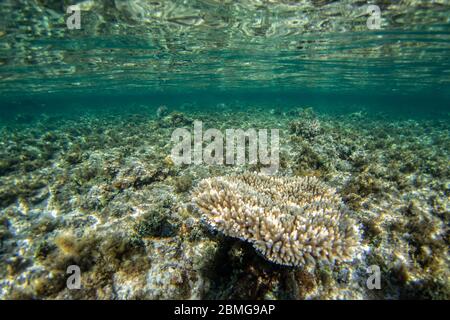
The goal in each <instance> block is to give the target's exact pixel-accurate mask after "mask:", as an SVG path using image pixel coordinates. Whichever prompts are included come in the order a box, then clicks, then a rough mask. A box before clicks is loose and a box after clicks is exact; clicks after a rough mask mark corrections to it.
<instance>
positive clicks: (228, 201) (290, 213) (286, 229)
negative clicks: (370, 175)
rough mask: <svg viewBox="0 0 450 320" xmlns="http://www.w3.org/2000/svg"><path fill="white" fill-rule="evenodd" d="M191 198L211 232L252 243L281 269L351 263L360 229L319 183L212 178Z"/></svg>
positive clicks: (292, 179) (314, 180)
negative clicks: (213, 230) (338, 262)
mask: <svg viewBox="0 0 450 320" xmlns="http://www.w3.org/2000/svg"><path fill="white" fill-rule="evenodd" d="M193 196H194V198H193V201H194V204H195V205H196V206H197V207H198V208H199V210H200V211H201V212H202V214H203V216H202V217H203V220H204V221H205V222H206V223H207V224H208V225H209V226H211V227H213V228H215V229H217V230H219V231H221V232H222V233H224V234H225V235H227V236H230V237H236V238H240V239H242V240H245V241H249V242H250V243H252V244H253V246H254V247H255V248H256V249H257V250H258V251H259V252H260V253H261V254H262V255H263V256H264V257H266V258H267V259H268V260H269V261H272V262H275V263H278V264H282V265H288V266H314V265H316V264H317V263H330V264H333V263H334V262H335V261H348V260H351V259H352V256H353V254H354V251H355V248H356V246H357V244H358V238H359V237H358V231H357V228H356V224H355V222H354V220H352V219H351V218H350V217H349V216H348V213H347V212H346V210H345V206H344V205H343V203H342V200H341V198H340V197H339V196H338V195H337V194H336V192H335V190H334V189H332V188H330V187H328V186H326V185H325V184H323V183H321V182H320V181H319V180H318V179H317V178H315V177H270V176H264V175H258V174H244V175H239V176H229V177H216V178H209V179H204V180H202V181H201V182H200V183H199V185H198V187H197V188H196V189H195V190H194V194H193Z"/></svg>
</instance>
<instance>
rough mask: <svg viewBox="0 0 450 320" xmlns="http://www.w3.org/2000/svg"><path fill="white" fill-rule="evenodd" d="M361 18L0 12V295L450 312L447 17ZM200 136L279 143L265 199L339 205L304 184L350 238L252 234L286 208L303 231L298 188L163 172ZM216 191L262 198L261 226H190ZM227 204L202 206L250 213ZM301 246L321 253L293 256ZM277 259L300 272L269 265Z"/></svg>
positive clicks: (123, 9) (408, 13) (314, 0)
mask: <svg viewBox="0 0 450 320" xmlns="http://www.w3.org/2000/svg"><path fill="white" fill-rule="evenodd" d="M73 4H78V5H79V6H80V7H79V8H80V10H81V11H80V23H81V24H80V26H81V28H80V29H74V30H71V29H69V28H68V27H67V25H66V21H67V19H68V18H69V17H70V14H69V13H67V12H66V9H67V7H68V6H69V5H73ZM370 4H375V5H378V6H379V8H380V12H381V20H380V28H379V29H376V30H372V29H369V28H368V25H367V20H368V19H369V18H370V14H369V13H368V12H367V6H368V5H369V3H368V2H366V1H359V0H345V1H327V0H305V1H283V0H279V1H277V0H273V1H261V0H246V1H216V0H195V1H181V0H167V1H145V0H135V1H125V0H114V1H112V0H111V1H109V0H108V1H107V0H100V1H92V0H86V1H66V0H64V1H56V0H36V1H34V0H4V1H1V2H0V13H1V16H2V19H1V21H0V146H1V149H0V298H1V299H25V298H33V299H46V298H49V299H86V298H87V299H392V298H394V299H411V298H418V299H430V298H432V299H449V297H450V286H449V282H448V279H449V273H450V271H449V270H450V269H449V264H448V261H449V256H448V245H449V238H448V225H449V202H448V201H449V192H450V189H449V182H450V170H449V166H448V164H449V160H450V134H449V133H450V20H449V17H450V3H449V2H448V1H446V0H442V1H433V2H432V1H426V0H404V1H370ZM196 121H197V122H198V121H201V122H202V125H203V128H204V130H206V129H208V128H214V129H216V130H217V131H219V132H222V133H224V132H226V130H229V129H246V130H247V129H248V130H252V129H260V128H266V129H274V130H279V131H280V141H279V142H280V143H279V153H280V154H279V163H278V164H277V165H278V169H279V170H278V171H277V172H276V177H277V178H276V179H281V180H277V181H278V182H277V183H274V187H273V188H277V186H279V185H281V186H282V185H283V183H285V184H286V185H287V184H289V183H291V182H292V181H294V180H290V179H297V178H298V179H306V180H305V181H307V182H306V185H308V183H310V180H307V179H309V178H310V177H315V178H314V179H318V181H320V182H321V183H323V184H324V185H326V186H329V187H331V188H334V189H333V190H336V193H337V197H338V198H336V199H339V201H342V207H339V209H336V208H335V207H333V204H330V203H333V201H334V200H333V201H331V200H329V199H328V200H327V197H329V194H320V192H322V191H320V190H322V189H321V188H313V190H314V192H319V194H316V195H314V196H315V198H308V199H309V200H311V199H313V200H311V201H313V202H314V205H315V206H317V208H322V209H321V210H323V212H325V211H326V210H329V211H326V212H328V213H329V214H330V216H333V217H334V218H333V219H334V220H333V221H336V219H337V220H339V219H340V218H335V217H344V216H345V218H346V219H347V218H348V219H350V220H348V221H353V222H352V227H354V228H355V238H354V239H353V238H352V239H350V240H349V241H346V240H347V239H345V241H344V240H343V238H344V236H343V235H342V234H341V232H343V231H342V230H347V229H346V228H347V226H346V225H345V224H344V222H341V223H342V225H339V224H338V226H339V228H341V229H339V228H338V229H336V230H331V229H330V230H331V231H330V230H324V229H321V228H325V229H326V228H328V227H329V226H330V225H333V223H335V222H333V221H331V220H332V219H330V221H331V222H330V221H327V220H326V219H325V222H324V223H323V224H321V223H322V221H319V220H320V219H319V218H317V219H315V220H314V219H312V220H311V221H312V223H313V224H314V223H317V225H312V226H310V227H311V228H309V227H308V228H306V227H305V225H300V226H298V225H295V223H293V224H292V225H294V227H292V226H288V227H285V226H284V227H283V228H284V229H283V228H282V229H276V230H275V231H274V230H269V231H270V232H268V231H267V230H265V229H264V228H269V229H270V226H273V225H276V226H278V224H283V223H284V222H285V221H287V220H286V219H287V217H290V215H292V212H297V211H296V210H297V209H292V210H293V211H289V210H290V209H289V210H288V209H286V208H288V207H283V205H284V204H283V203H284V201H286V202H289V205H290V206H295V205H297V206H302V205H303V206H304V208H302V209H301V210H302V211H301V212H302V214H304V215H306V214H308V210H310V208H311V207H313V206H310V204H309V203H306V204H304V203H302V202H301V201H303V200H302V199H303V196H304V193H308V192H309V191H308V190H307V189H308V188H307V187H305V185H302V184H301V183H300V187H298V186H297V187H296V188H293V190H295V192H297V194H295V195H294V196H292V194H291V193H289V192H291V191H289V190H288V191H286V189H285V188H283V187H279V189H275V191H274V190H271V191H270V192H267V190H262V191H261V189H260V187H261V186H260V185H259V184H258V183H254V185H252V183H250V182H251V181H252V180H248V181H247V180H246V179H247V178H243V181H247V182H246V183H247V185H245V187H243V186H239V183H242V181H240V180H239V181H240V182H238V183H237V185H233V184H227V183H225V182H223V181H226V180H227V179H228V177H229V176H235V175H237V176H240V175H243V176H244V177H247V176H246V175H248V174H250V173H252V172H263V170H262V168H263V167H264V165H263V164H261V163H256V164H255V163H245V164H243V165H229V164H227V165H220V164H207V163H200V164H199V163H195V164H189V165H187V164H184V165H177V164H176V163H174V159H173V158H174V157H173V153H172V150H173V149H172V147H173V144H174V141H173V139H171V138H172V137H173V136H172V135H173V134H174V132H176V130H177V129H183V130H185V131H184V132H186V131H187V132H188V133H189V134H190V133H191V132H192V131H193V129H194V123H196ZM217 131H216V132H217ZM189 139H190V137H189ZM195 139H196V138H195V137H194V138H193V139H192V140H193V141H194V140H195ZM248 139H249V140H250V138H248ZM214 141H216V140H214ZM218 141H220V140H218ZM244 141H245V139H244ZM206 143H207V142H206V141H203V144H204V145H205V144H206ZM249 143H250V142H249ZM200 144H201V143H200ZM227 148H228V146H227ZM236 148H238V146H237V147H236ZM247 149H249V147H248V148H247ZM247 149H246V147H245V142H244V151H243V153H244V154H247V153H249V152H250V151H249V150H247ZM233 150H234V147H233ZM214 154H216V152H215V151H214ZM217 177H221V178H218V179H224V180H222V184H220V186H221V187H222V188H224V189H226V190H225V191H227V193H226V194H227V195H233V194H234V193H237V198H239V199H240V197H241V196H242V198H243V199H244V202H245V201H250V200H254V198H252V197H255V199H258V197H261V199H262V200H261V201H260V202H258V201H256V200H255V201H256V202H257V205H259V206H262V208H261V210H260V211H257V212H259V213H260V216H258V217H257V218H255V217H251V218H248V217H247V218H246V219H241V220H239V219H237V220H236V221H235V223H236V224H235V225H234V228H235V230H238V231H234V232H227V230H226V228H225V227H224V226H227V223H228V222H229V221H228V222H227V221H225V223H223V224H218V225H219V226H220V227H221V228H222V229H220V228H215V227H217V226H214V225H213V226H211V225H207V223H205V219H204V217H202V213H203V214H206V215H208V214H209V213H210V212H208V211H207V212H206V213H205V212H204V211H202V210H204V207H202V206H201V205H199V204H198V202H199V201H198V200H197V202H196V201H195V199H196V196H197V195H198V193H199V191H198V190H199V189H198V188H199V186H202V185H203V186H205V185H206V186H207V187H210V188H212V187H211V185H212V184H211V183H210V182H208V181H214V180H208V179H216V178H217ZM257 179H258V178H256V181H257ZM283 179H284V180H283ZM205 181H206V183H205ZM249 181H250V182H249ZM279 181H281V182H279ZM301 181H303V180H301ZM271 187H272V186H271ZM304 189H306V190H304ZM236 190H239V192H241V193H246V192H247V193H248V194H240V193H239V192H237V191H236ZM317 190H319V191H317ZM323 190H328V189H323ZM220 191H221V190H212V191H211V192H210V191H207V192H206V196H208V195H210V194H214V192H219V193H220ZM268 193H269V194H272V195H273V194H275V195H276V196H274V197H273V198H271V199H267V198H266V197H267V194H268ZM324 193H326V192H325V191H324ZM250 195H251V196H250ZM278 196H279V198H277V197H278ZM291 196H292V197H293V198H289V197H291ZM249 199H250V200H249ZM280 199H283V200H282V201H280ZM286 199H289V201H287V200H286ZM318 199H319V200H318ZM233 200H234V199H227V200H226V201H224V202H223V203H218V204H217V203H213V204H212V205H211V206H212V207H214V208H215V211H214V212H215V214H216V213H217V215H219V216H220V217H221V218H223V219H224V220H226V218H227V217H228V216H227V212H228V211H227V210H228V208H227V209H223V208H224V207H227V206H230V210H231V212H234V214H235V215H238V214H241V213H242V212H245V213H246V214H249V213H248V212H250V211H251V210H253V209H251V208H255V207H257V205H254V203H245V205H246V206H248V207H246V208H247V209H245V210H241V209H242V208H240V206H241V205H242V203H238V204H233ZM309 200H308V201H309ZM217 201H218V200H217ZM322 201H323V202H324V203H325V204H323V203H322ZM327 201H329V202H327ZM273 203H277V205H279V206H280V208H281V209H279V208H278V207H277V210H278V209H279V210H278V211H277V210H275V212H277V213H276V214H274V216H273V217H270V219H268V220H264V221H265V222H264V223H263V222H261V223H260V224H259V225H258V224H256V225H257V226H258V228H257V231H254V230H253V229H251V227H252V224H253V223H254V221H260V220H259V219H261V221H263V219H264V216H265V215H268V213H267V212H272V211H270V210H272V209H273V207H271V206H273ZM298 203H300V205H299V204H298ZM232 204H233V205H232ZM264 205H265V207H264ZM215 206H217V208H216V207H215ZM242 206H244V205H242ZM321 206H323V207H325V209H326V210H325V209H323V207H321ZM248 208H250V209H248ZM222 209H223V210H222ZM258 210H259V209H258ZM317 210H319V209H317ZM333 210H342V212H339V213H342V215H339V214H337V215H335V214H336V212H334V211H333ZM210 211H211V212H212V210H210ZM318 214H319V213H318ZM319 215H320V214H319ZM233 217H235V216H233ZM228 219H231V218H229V217H228ZM342 219H343V220H342V221H347V220H345V219H344V218H342ZM231 220H232V219H231ZM242 221H245V224H244V225H245V227H243V228H241V229H240V227H239V225H240V223H242ZM267 221H269V222H267ZM274 221H275V222H274ZM302 221H303V220H302ZM305 221H307V222H303V223H309V221H308V220H305ZM277 223H278V224H277ZM345 223H348V222H345ZM210 224H211V223H210ZM267 226H269V227H267ZM295 227H298V230H302V231H298V230H297V229H296V230H295V236H294V235H292V236H291V235H288V236H286V234H284V233H285V232H288V231H286V230H289V229H292V228H295ZM274 228H275V227H274ZM330 228H331V227H330ZM216 229H218V230H219V231H220V232H218V230H216ZM250 229H251V230H250ZM243 230H244V231H243ZM248 230H250V231H249V232H247V231H248ZM280 230H281V231H280ZM310 230H321V231H320V232H319V231H317V232H316V233H317V236H318V237H319V236H322V235H323V234H327V235H328V238H327V239H325V240H323V239H322V240H321V242H320V243H319V242H317V243H316V242H314V241H315V240H314V239H313V238H311V239H309V240H307V241H306V242H304V243H302V242H301V241H304V240H301V239H304V238H302V234H303V233H305V234H307V233H308V232H310ZM297 231H298V234H299V236H297ZM258 232H259V233H261V234H262V235H261V237H262V240H261V239H256V240H255V239H254V238H251V237H250V238H251V239H249V237H248V234H252V236H254V237H256V236H258V235H260V234H259V233H258ZM264 232H267V233H266V234H264ZM289 232H290V231H289ZM346 232H347V235H348V234H352V233H351V232H348V230H347V231H346ZM344 233H345V232H344ZM230 234H231V235H232V237H228V236H230ZM274 234H276V236H274ZM352 235H353V234H352ZM356 235H357V236H356ZM272 236H273V238H274V239H272V238H271V237H272ZM340 237H343V238H340ZM280 239H282V240H280ZM284 239H291V240H289V241H288V242H289V243H288V244H287V245H285V246H284V247H283V245H284V244H282V245H280V243H281V242H282V241H284ZM264 241H267V242H268V243H269V245H268V248H270V250H274V251H271V252H269V253H267V252H264V254H262V253H261V250H259V251H258V250H256V251H255V250H254V248H253V247H252V245H254V246H255V244H258V245H260V244H261V243H262V242H263V243H264ZM277 241H278V242H277ZM311 241H312V242H311ZM273 242H275V243H278V244H277V246H276V245H273ZM333 243H335V245H334V247H333ZM343 243H344V244H345V245H348V246H349V247H354V249H355V250H354V252H352V254H349V256H348V257H347V256H345V255H344V254H342V252H338V249H336V248H337V247H339V246H342V245H343ZM272 245H273V246H272ZM316 245H317V247H319V249H320V250H317V251H315V250H316ZM280 246H281V248H282V249H280ZM321 246H323V247H321ZM272 248H278V249H277V250H279V251H276V249H272ZM292 248H296V249H292ZM304 248H306V249H305V252H306V254H305V256H304V257H307V262H308V263H305V262H304V261H305V260H304V259H303V258H304V257H303V256H302V257H300V258H299V259H297V258H298V257H297V256H296V254H298V252H303V251H302V250H303V249H304ZM297 249H298V250H297ZM268 250H269V249H268ZM270 250H269V251H270ZM290 250H292V251H290ZM321 250H322V251H321ZM285 252H288V253H285ZM290 252H291V253H292V252H293V253H292V254H293V255H294V256H295V257H296V259H297V260H295V261H303V263H297V264H293V263H291V264H289V263H287V265H289V267H286V263H285V264H283V263H280V261H282V262H283V261H288V262H289V261H294V260H289V259H290V258H289V253H290ZM320 252H322V256H320ZM324 252H327V254H326V255H327V257H328V258H329V259H328V258H327V259H328V260H329V261H331V262H330V263H329V264H325V265H322V264H321V263H319V262H317V265H316V264H315V263H313V265H311V264H310V261H311V260H314V261H316V260H317V261H319V260H320V259H319V258H321V257H322V258H323V255H324ZM271 254H272V255H271ZM278 254H279V255H278ZM343 256H345V257H343ZM287 257H288V258H287ZM334 258H336V261H334V260H333V259H334ZM69 265H76V266H79V267H80V269H81V286H82V288H81V290H72V289H71V288H70V286H68V285H66V284H67V283H66V280H67V272H66V270H67V267H68V266H69ZM374 265H375V266H378V267H379V268H380V270H381V279H382V280H381V289H377V290H372V289H371V288H370V287H368V286H366V280H367V277H368V274H367V271H366V270H367V268H368V267H369V266H374Z"/></svg>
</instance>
